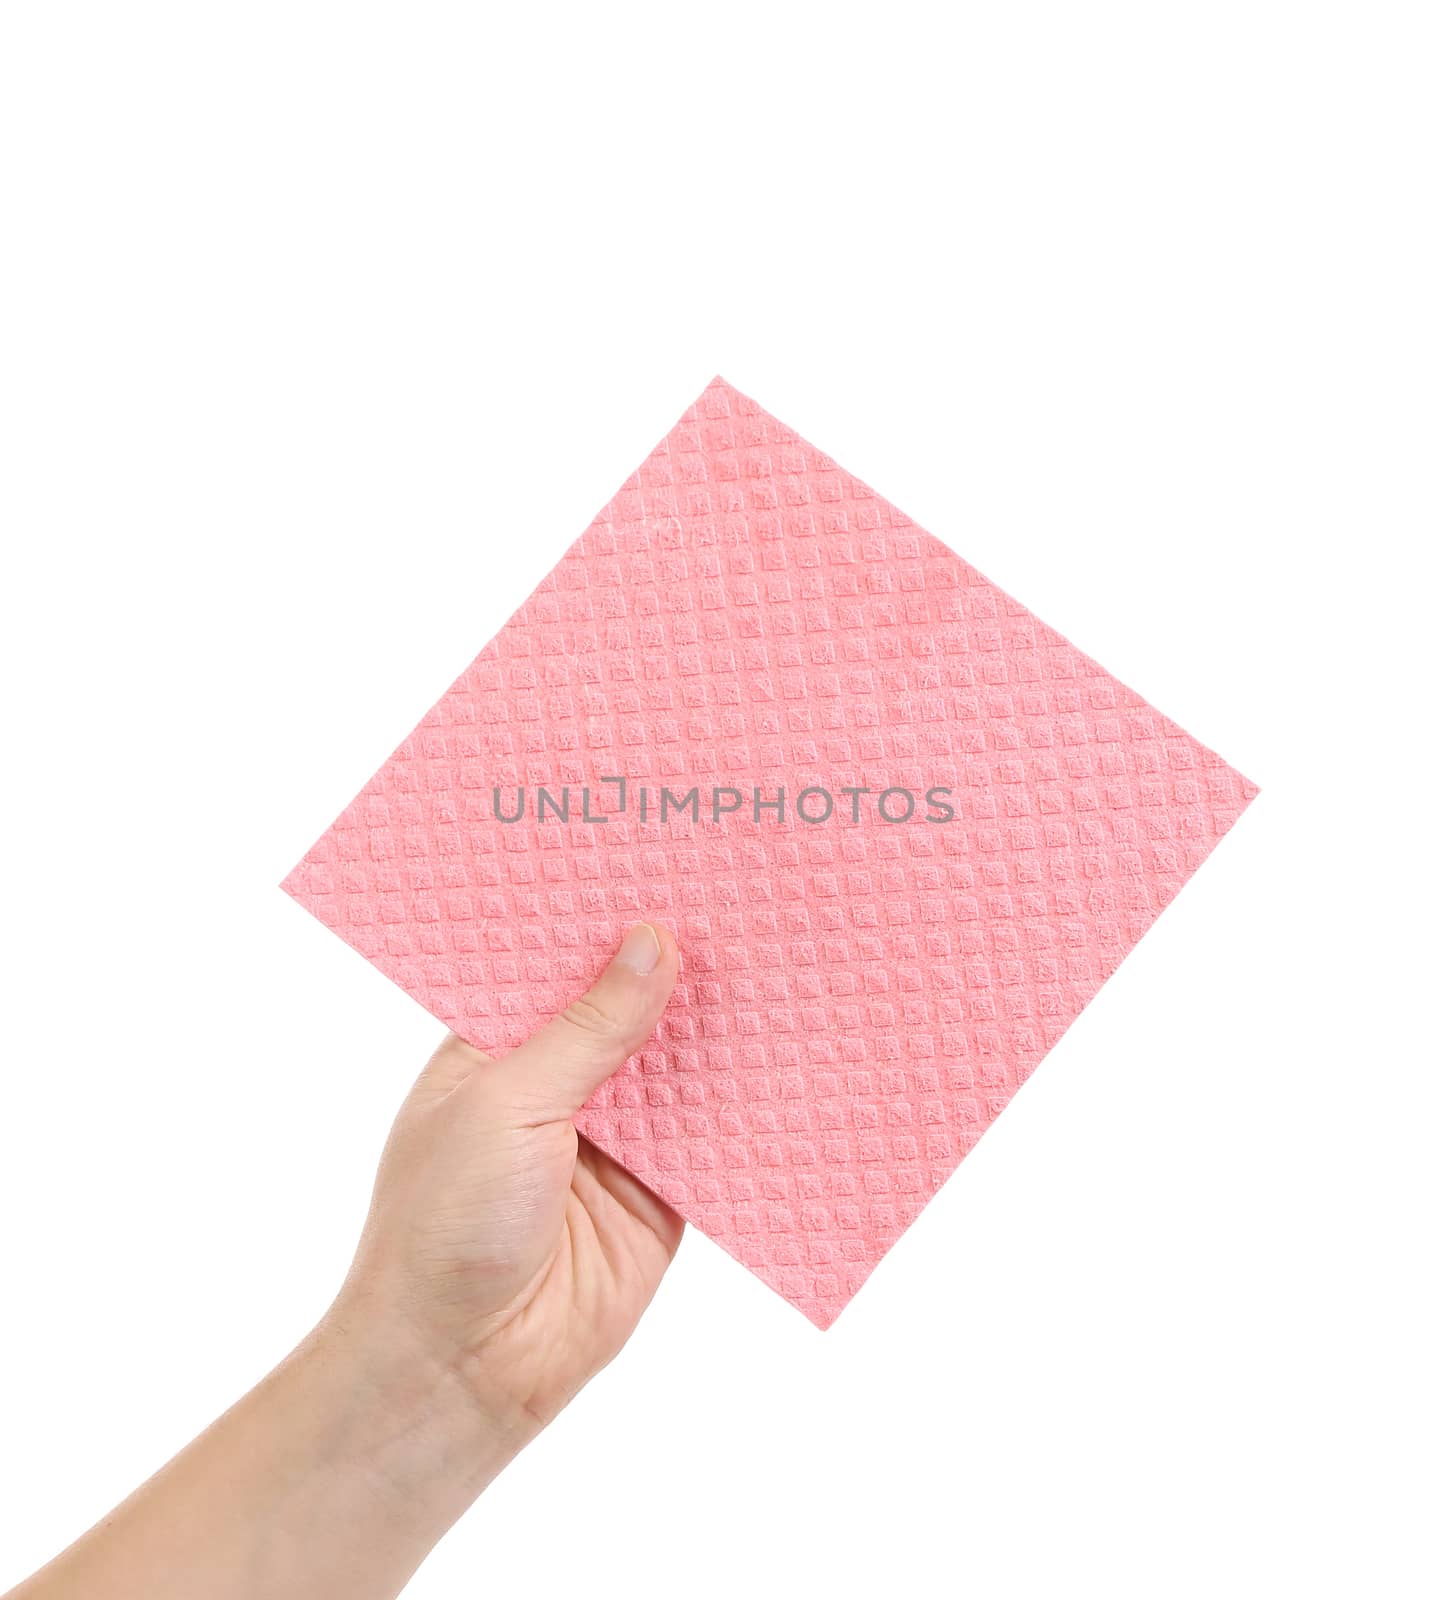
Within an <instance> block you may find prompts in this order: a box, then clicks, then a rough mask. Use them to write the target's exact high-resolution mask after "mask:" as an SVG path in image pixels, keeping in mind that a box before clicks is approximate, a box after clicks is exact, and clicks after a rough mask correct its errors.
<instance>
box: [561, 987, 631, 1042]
mask: <svg viewBox="0 0 1439 1600" xmlns="http://www.w3.org/2000/svg"><path fill="white" fill-rule="evenodd" d="M560 1017H561V1019H562V1020H563V1021H565V1022H567V1023H568V1024H569V1025H570V1026H571V1027H572V1028H575V1029H577V1030H578V1031H579V1032H580V1033H582V1034H585V1035H586V1036H587V1037H589V1038H591V1039H595V1040H598V1041H600V1042H601V1043H606V1042H608V1041H610V1040H613V1039H618V1038H620V1037H621V1036H622V1035H623V1033H624V1031H625V1030H624V1024H623V1023H622V1022H621V1021H620V1019H619V1018H618V1017H617V1016H615V1014H614V1013H613V1012H612V1011H607V1010H606V1009H605V1008H604V1006H602V1005H601V1004H599V1002H598V1001H596V1000H592V999H591V998H590V996H589V995H582V996H581V997H580V998H579V999H578V1000H572V1001H571V1002H570V1004H569V1005H567V1006H566V1007H565V1009H564V1010H563V1011H562V1012H560Z"/></svg>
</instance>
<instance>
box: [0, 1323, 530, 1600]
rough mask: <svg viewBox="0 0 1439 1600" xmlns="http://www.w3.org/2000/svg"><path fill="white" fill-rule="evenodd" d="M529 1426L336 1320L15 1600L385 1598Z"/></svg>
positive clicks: (387, 1343)
mask: <svg viewBox="0 0 1439 1600" xmlns="http://www.w3.org/2000/svg"><path fill="white" fill-rule="evenodd" d="M525 1437H526V1434H525V1432H524V1430H523V1428H522V1427H521V1425H520V1424H518V1423H512V1422H511V1421H509V1420H508V1419H503V1418H500V1417H497V1416H495V1415H493V1414H491V1413H489V1412H488V1411H487V1410H486V1409H485V1408H484V1407H482V1405H481V1404H480V1403H479V1402H478V1400H477V1398H476V1396H475V1394H474V1392H473V1391H472V1389H471V1388H470V1387H469V1386H468V1385H466V1384H465V1383H464V1382H462V1381H461V1379H460V1378H459V1377H458V1376H457V1375H455V1374H453V1373H450V1372H447V1371H445V1370H444V1369H442V1368H439V1367H436V1366H432V1365H429V1364H427V1363H425V1362H424V1361H422V1360H417V1359H415V1358H414V1356H413V1355H412V1354H411V1353H409V1352H407V1351H405V1349H404V1348H403V1346H401V1345H399V1344H397V1342H396V1340H395V1339H394V1338H393V1337H392V1336H391V1337H387V1338H381V1337H372V1336H371V1335H370V1333H369V1332H368V1331H367V1330H366V1328H365V1327H364V1326H363V1325H360V1326H357V1325H355V1324H353V1323H351V1324H346V1323H343V1322H341V1321H339V1320H337V1319H335V1318H331V1319H329V1320H327V1321H326V1322H325V1323H323V1324H322V1325H321V1327H320V1328H318V1329H317V1330H316V1332H315V1333H314V1334H312V1335H311V1336H310V1337H309V1338H308V1339H306V1340H305V1342H304V1343H303V1344H302V1345H301V1346H300V1347H299V1348H298V1349H297V1350H296V1351H295V1352H294V1353H293V1354H292V1355H290V1356H289V1357H287V1358H286V1360H285V1361H283V1362H282V1363H281V1364H280V1365H279V1366H278V1367H277V1368H276V1369H275V1370H274V1372H272V1373H270V1375H269V1376H268V1377H266V1378H265V1379H264V1380H263V1381H262V1382H261V1383H260V1384H258V1385H257V1386H256V1387H255V1388H254V1389H253V1390H251V1391H250V1393H249V1394H247V1395H246V1396H245V1397H244V1398H243V1399H242V1400H241V1401H239V1403H238V1404H236V1405H235V1406H234V1407H232V1408H231V1410H229V1411H228V1412H226V1413H225V1415H224V1416H223V1417H221V1418H220V1419H219V1421H218V1422H216V1423H215V1424H214V1425H213V1426H212V1427H210V1428H209V1429H207V1431H206V1432H205V1433H203V1434H202V1435H201V1436H200V1437H199V1438H198V1439H196V1440H195V1441H194V1443H193V1444H191V1445H190V1446H189V1447H188V1448H187V1449H185V1450H184V1451H182V1452H181V1453H180V1455H178V1456H176V1457H175V1459H174V1460H173V1461H171V1462H170V1463H169V1464H168V1465H167V1466H166V1467H164V1468H163V1469H162V1470H161V1471H160V1472H159V1473H157V1474H156V1476H155V1477H153V1478H152V1479H151V1480H150V1481H149V1482H148V1483H146V1484H144V1485H143V1486H142V1487H141V1488H140V1489H138V1490H137V1491H136V1492H135V1493H134V1494H133V1495H132V1496H131V1497H130V1498H129V1499H128V1500H126V1501H125V1502H124V1503H123V1504H122V1505H121V1506H119V1507H117V1508H116V1509H115V1510H114V1511H113V1512H111V1514H110V1515H109V1516H108V1517H106V1518H105V1519H104V1520H103V1521H102V1522H100V1523H99V1524H97V1526H96V1527H95V1528H93V1529H91V1531H90V1532H89V1533H87V1534H86V1535H85V1536H84V1537H83V1538H82V1539H80V1540H79V1541H78V1543H76V1544H75V1545H73V1546H71V1548H70V1549H69V1550H67V1551H65V1552H64V1553H63V1554H62V1555H60V1556H59V1557H57V1558H56V1560H54V1561H53V1562H51V1563H50V1565H49V1566H48V1567H46V1568H44V1569H43V1570H42V1571H41V1572H39V1573H37V1574H36V1575H35V1576H34V1577H33V1578H31V1579H30V1580H29V1581H28V1582H26V1583H22V1584H21V1585H20V1587H19V1588H18V1589H16V1590H14V1591H13V1592H12V1594H11V1596H10V1597H9V1600H59V1597H61V1596H66V1597H71V1596H75V1595H81V1594H83V1595H85V1596H86V1597H87V1600H120V1597H122V1596H123V1597H126V1600H128V1597H131V1596H134V1595H140V1594H143V1595H145V1596H146V1600H194V1597H195V1596H196V1595H200V1594H203V1595H205V1596H206V1597H207V1600H232V1597H233V1600H242V1597H243V1600H314V1597H318V1596H329V1595H335V1594H343V1595H345V1596H346V1597H347V1600H389V1597H391V1596H394V1595H396V1594H398V1593H399V1592H400V1590H401V1589H402V1588H403V1587H404V1585H405V1584H406V1582H408V1580H409V1578H410V1576H411V1574H412V1573H413V1572H414V1570H415V1568H416V1567H417V1566H418V1565H419V1564H420V1562H421V1561H422V1560H423V1559H424V1557H425V1555H426V1553H427V1552H428V1551H429V1550H430V1548H431V1547H432V1546H433V1545H434V1544H435V1543H436V1541H437V1540H438V1539H439V1538H440V1537H441V1535H442V1534H443V1533H444V1532H445V1531H446V1529H447V1528H449V1527H450V1525H451V1524H452V1523H453V1522H454V1521H455V1519H456V1518H457V1517H459V1515H460V1514H461V1513H462V1512H463V1511H464V1510H465V1508H466V1507H467V1506H468V1505H469V1504H470V1503H471V1501H472V1500H473V1499H474V1498H475V1496H476V1495H478V1494H479V1492H480V1490H481V1489H483V1488H484V1486H485V1485H486V1483H488V1482H489V1481H490V1479H491V1478H493V1477H494V1475H495V1474H496V1473H497V1472H498V1471H499V1470H500V1468H501V1467H503V1466H504V1465H505V1463H506V1462H507V1461H508V1460H509V1459H510V1457H511V1456H512V1455H513V1454H514V1452H515V1450H517V1449H518V1448H519V1447H520V1445H521V1444H523V1443H524V1439H525Z"/></svg>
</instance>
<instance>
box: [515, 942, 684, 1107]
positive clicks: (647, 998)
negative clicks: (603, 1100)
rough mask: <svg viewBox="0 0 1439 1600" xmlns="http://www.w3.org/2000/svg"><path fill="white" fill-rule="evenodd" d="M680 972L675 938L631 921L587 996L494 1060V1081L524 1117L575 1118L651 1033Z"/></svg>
mask: <svg viewBox="0 0 1439 1600" xmlns="http://www.w3.org/2000/svg"><path fill="white" fill-rule="evenodd" d="M678 974H679V951H678V949H677V948H676V946H675V942H674V940H673V938H672V937H671V936H670V935H669V934H668V933H667V932H666V931H665V930H664V929H663V928H657V927H656V926H655V925H654V924H653V923H649V922H639V923H636V924H635V926H634V927H633V928H631V929H630V931H629V932H628V933H627V934H626V935H625V937H624V940H623V942H622V943H621V945H620V947H619V949H618V950H617V951H616V952H615V955H614V958H613V959H612V960H611V962H610V964H609V965H608V966H607V967H606V968H605V970H604V971H603V972H602V973H601V974H600V976H599V978H598V979H597V980H596V982H595V984H594V986H593V987H592V988H591V989H590V990H589V992H588V993H587V994H585V995H582V996H581V997H580V999H578V1000H576V1001H574V1002H573V1003H572V1004H570V1005H568V1006H566V1007H565V1009H564V1010H563V1011H562V1012H560V1014H559V1015H558V1016H557V1017H554V1018H552V1019H551V1020H550V1021H549V1022H547V1023H545V1024H544V1026H543V1027H541V1028H540V1029H539V1030H538V1031H537V1032H536V1033H534V1034H532V1035H531V1036H530V1037H529V1038H528V1039H527V1040H526V1041H525V1042H524V1044H522V1045H520V1046H519V1047H518V1048H517V1049H515V1050H512V1051H510V1053H509V1054H508V1055H506V1056H502V1057H501V1058H500V1060H499V1061H498V1062H496V1063H495V1065H494V1067H492V1068H491V1074H492V1083H493V1087H494V1088H495V1089H496V1090H497V1091H499V1092H502V1093H504V1094H505V1095H506V1096H507V1097H508V1098H509V1100H510V1103H511V1104H512V1105H514V1106H515V1107H517V1108H519V1109H523V1110H524V1111H525V1112H526V1114H528V1115H531V1116H536V1117H540V1118H543V1119H544V1120H546V1121H554V1120H556V1119H558V1118H561V1117H572V1116H574V1114H575V1112H576V1111H578V1110H579V1109H580V1107H581V1106H582V1105H583V1104H584V1103H585V1101H586V1100H588V1099H589V1097H590V1096H591V1095H592V1094H593V1093H594V1092H595V1090H596V1089H598V1088H599V1086H600V1085H601V1084H602V1083H603V1082H604V1081H605V1079H606V1078H608V1077H609V1076H610V1074H611V1073H612V1072H614V1071H615V1070H616V1069H617V1068H619V1067H621V1066H623V1065H624V1063H625V1061H626V1060H627V1059H628V1058H629V1057H630V1056H632V1055H633V1054H634V1053H635V1051H636V1050H638V1049H639V1047H640V1046H641V1045H642V1044H643V1043H644V1042H645V1040H646V1039H648V1038H649V1036H650V1034H651V1033H653V1032H654V1026H655V1024H656V1023H657V1022H658V1021H659V1018H660V1013H661V1012H662V1011H663V1010H664V1008H665V1003H666V1001H667V1000H668V999H669V997H670V994H671V992H672V990H673V989H674V986H675V978H676V977H677V976H678Z"/></svg>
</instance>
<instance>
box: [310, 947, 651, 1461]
mask: <svg viewBox="0 0 1439 1600" xmlns="http://www.w3.org/2000/svg"><path fill="white" fill-rule="evenodd" d="M678 970H679V955H678V951H677V949H676V947H675V944H674V941H673V939H672V938H671V937H670V935H669V934H668V933H666V932H665V931H663V930H661V929H656V928H654V927H653V926H652V925H651V924H648V923H639V924H637V925H636V926H635V927H634V928H632V929H631V930H630V931H629V933H628V934H627V935H626V937H625V939H624V941H623V943H622V944H621V946H620V948H619V950H618V952H617V953H616V955H615V957H614V959H613V960H612V961H611V963H610V965H609V966H608V967H607V968H606V970H605V972H604V973H603V974H602V975H601V977H600V978H599V980H598V981H597V982H596V984H595V985H594V987H593V988H592V989H591V990H590V991H589V993H588V994H586V995H585V996H584V997H583V998H581V999H578V1000H576V1001H574V1002H573V1003H572V1004H571V1005H569V1006H568V1007H567V1008H566V1009H565V1010H564V1011H563V1012H561V1013H560V1014H559V1015H558V1016H557V1017H555V1018H554V1019H552V1020H551V1021H549V1022H547V1023H546V1024H544V1026H542V1027H541V1028H540V1029H539V1030H538V1031H537V1032H536V1033H535V1034H534V1035H533V1036H532V1037H531V1038H530V1039H529V1040H527V1041H526V1042H525V1043H524V1044H523V1045H521V1046H519V1047H518V1048H517V1049H515V1050H512V1051H510V1052H509V1053H508V1054H506V1055H503V1056H500V1057H498V1058H493V1059H492V1058H490V1057H487V1056H484V1055H482V1054H481V1053H480V1052H479V1051H477V1050H475V1049H472V1048H471V1047H470V1046H469V1045H467V1044H465V1043H464V1042H463V1041H462V1040H460V1039H458V1038H456V1037H454V1036H453V1035H451V1036H450V1037H449V1038H447V1039H446V1040H445V1042H444V1043H443V1044H442V1045H441V1046H440V1048H439V1049H438V1050H437V1051H436V1052H435V1054H434V1056H433V1058H432V1059H431V1060H430V1062H429V1064H428V1066H426V1068H425V1070H424V1071H423V1072H422V1073H421V1075H420V1077H419V1080H418V1081H417V1082H416V1084H415V1086H414V1088H413V1089H412V1090H411V1091H410V1094H409V1096H408V1098H407V1099H406V1100H405V1102H404V1104H403V1105H402V1106H401V1107H400V1111H399V1114H398V1116H397V1117H396V1119H395V1124H394V1128H393V1130H392V1131H391V1134H390V1138H389V1141H388V1143H387V1144H386V1146H385V1151H384V1155H383V1157H382V1159H381V1162H380V1168H379V1173H378V1176H377V1178H376V1181H375V1190H374V1197H373V1201H372V1204H371V1208H370V1214H369V1218H368V1220H367V1222H366V1225H365V1229H364V1232H363V1235H362V1237H361V1240H360V1245H359V1248H358V1250H357V1252H356V1255H355V1260H354V1265H353V1266H352V1268H351V1270H350V1273H349V1275H348V1277H347V1278H346V1280H345V1284H344V1286H343V1288H342V1289H341V1291H340V1294H339V1296H338V1298H337V1299H336V1302H335V1305H334V1307H333V1309H332V1310H331V1312H330V1313H329V1316H328V1317H327V1319H326V1322H327V1324H329V1325H331V1326H332V1327H334V1328H338V1329H341V1330H343V1332H344V1334H345V1336H346V1337H347V1338H348V1339H350V1340H358V1341H359V1342H360V1343H361V1344H362V1346H364V1347H365V1348H368V1349H383V1350H384V1351H386V1352H388V1353H389V1354H388V1355H387V1358H386V1360H385V1365H386V1366H387V1367H392V1366H393V1364H394V1352H395V1351H397V1350H399V1351H406V1352H408V1354H407V1356H406V1357H405V1359H406V1360H408V1361H411V1362H419V1363H421V1364H423V1365H425V1366H427V1367H429V1368H431V1369H434V1370H437V1371H441V1372H444V1373H445V1374H447V1375H458V1376H460V1377H461V1378H462V1380H463V1383H464V1385H465V1389H466V1391H467V1392H469V1393H470V1394H472V1395H474V1396H475V1397H476V1398H477V1399H478V1400H479V1402H480V1404H481V1406H482V1408H483V1409H484V1410H485V1412H486V1414H487V1415H488V1416H489V1417H490V1418H491V1420H492V1421H493V1422H494V1423H495V1425H496V1426H499V1427H501V1428H503V1429H505V1430H507V1431H508V1432H509V1433H511V1434H512V1435H513V1436H515V1438H516V1440H517V1442H523V1439H524V1437H526V1436H528V1434H530V1433H532V1432H535V1431H537V1430H538V1429H539V1428H541V1427H543V1426H544V1425H545V1424H546V1423H547V1422H549V1421H550V1420H551V1418H552V1417H553V1416H554V1415H555V1414H556V1413H557V1412H558V1411H559V1410H560V1409H561V1408H562V1407H563V1406H564V1405H565V1404H566V1402H567V1401H568V1400H569V1399H570V1398H571V1397H572V1396H573V1395H574V1394H575V1393H576V1392H577V1391H578V1390H579V1389H580V1388H581V1387H582V1386H583V1384H584V1383H585V1382H586V1381H587V1380H588V1379H589V1378H591V1377H592V1376H593V1375H594V1374H595V1373H596V1372H598V1371H599V1370H600V1368H601V1367H603V1366H604V1365H605V1364H606V1363H607V1362H608V1361H609V1360H610V1359H611V1358H612V1357H613V1356H614V1355H615V1354H616V1352H617V1351H618V1350H619V1349H620V1347H621V1346H622V1345H623V1344H624V1342H625V1340H626V1339H627V1338H628V1337H629V1335H630V1333H631V1332H632V1331H633V1329H634V1326H635V1323H636V1322H637V1321H638V1319H639V1316H640V1313H641V1312H642V1311H643V1310H644V1308H645V1306H646V1305H647V1304H648V1303H649V1300H650V1297H651V1295H653V1293H654V1291H655V1287H656V1286H657V1284H658V1283H659V1280H660V1277H661V1275H662V1274H663V1273H664V1270H665V1268H666V1267H667V1266H668V1265H669V1263H670V1260H671V1258H672V1257H673V1255H674V1252H675V1250H676V1248H677V1246H678V1244H679V1240H680V1233H681V1230H682V1228H683V1223H682V1222H681V1221H680V1219H679V1218H678V1217H677V1216H676V1215H675V1213H674V1212H673V1211H671V1210H670V1208H669V1207H668V1206H667V1205H665V1204H664V1203H663V1202H662V1201H660V1200H659V1199H657V1198H656V1197H655V1196H654V1195H653V1194H651V1193H650V1192H649V1190H648V1189H646V1188H645V1187H644V1185H643V1184H641V1183H639V1182H638V1181H637V1180H636V1179H634V1178H633V1177H631V1176H630V1174H629V1173H627V1172H626V1171H624V1169H623V1168H621V1167H619V1166H617V1165H616V1163H615V1162H613V1161H612V1160H611V1159H610V1158H609V1157H608V1156H606V1155H604V1154H602V1153H601V1152H600V1151H599V1150H597V1149H595V1147H594V1146H593V1145H591V1144H589V1143H588V1141H586V1140H584V1139H582V1138H580V1137H579V1136H578V1135H577V1133H576V1131H575V1126H574V1122H573V1120H572V1119H573V1117H574V1114H575V1113H576V1112H577V1111H578V1110H579V1108H580V1107H581V1106H582V1105H583V1104H584V1103H585V1101H586V1100H587V1099H588V1098H589V1097H590V1095H591V1094H593V1093H594V1091H595V1089H597V1088H598V1087H599V1085H600V1084H601V1083H602V1082H603V1081H604V1080H605V1079H606V1078H607V1077H609V1076H610V1074H611V1073H612V1072H614V1071H615V1070H616V1069H617V1068H618V1067H619V1066H621V1065H622V1064H623V1062H624V1061H625V1060H626V1059H627V1058H628V1057H629V1056H630V1055H632V1054H633V1053H634V1052H635V1050H637V1049H638V1048H639V1047H640V1046H641V1045H642V1044H643V1043H644V1041H645V1040H646V1039H647V1038H648V1037H649V1035H650V1033H651V1032H652V1031H653V1029H654V1026H655V1023H656V1022H657V1021H658V1019H659V1016H660V1013H661V1012H662V1011H663V1010H664V1007H665V1003H666V1002H667V1001H668V999H669V997H670V993H671V991H672V990H673V988H674V984H675V978H676V976H677V974H678Z"/></svg>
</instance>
